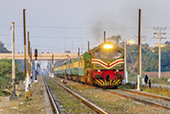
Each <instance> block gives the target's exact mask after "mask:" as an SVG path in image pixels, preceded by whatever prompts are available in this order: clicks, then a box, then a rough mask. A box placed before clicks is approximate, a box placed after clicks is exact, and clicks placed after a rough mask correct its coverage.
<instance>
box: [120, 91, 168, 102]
mask: <svg viewBox="0 0 170 114" xmlns="http://www.w3.org/2000/svg"><path fill="white" fill-rule="evenodd" d="M118 90H121V91H127V92H132V93H137V94H140V95H145V96H149V97H154V98H159V99H164V100H167V101H170V98H169V97H164V96H159V95H154V94H149V93H144V92H140V91H134V90H128V89H121V88H119V89H118Z"/></svg>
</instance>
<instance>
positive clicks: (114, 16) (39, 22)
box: [0, 0, 170, 53]
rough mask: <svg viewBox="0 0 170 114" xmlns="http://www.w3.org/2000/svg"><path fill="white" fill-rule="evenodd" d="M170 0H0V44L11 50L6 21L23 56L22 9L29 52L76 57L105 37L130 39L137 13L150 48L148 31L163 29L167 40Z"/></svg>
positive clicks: (133, 35)
mask: <svg viewBox="0 0 170 114" xmlns="http://www.w3.org/2000/svg"><path fill="white" fill-rule="evenodd" d="M169 5H170V0H0V41H2V42H3V43H4V44H5V46H6V47H7V49H8V50H12V49H11V48H12V39H11V30H10V26H11V22H15V39H16V41H15V45H16V46H15V50H16V53H17V52H23V50H24V38H23V9H26V26H27V28H26V31H30V42H31V47H32V50H34V49H38V51H39V52H54V53H56V52H58V53H60V52H62V53H63V52H64V49H65V50H70V51H71V52H72V51H73V52H77V50H78V47H80V48H83V52H84V51H85V50H87V41H90V45H91V47H94V46H96V45H99V44H100V43H101V42H103V31H106V36H107V37H110V36H112V35H118V34H119V35H121V36H122V39H123V40H124V39H126V40H128V39H136V40H137V38H136V37H135V35H138V9H141V13H142V35H145V36H146V38H145V39H146V41H144V39H142V43H149V44H150V45H154V44H155V43H158V39H154V38H153V36H154V35H153V32H155V30H154V29H153V27H163V28H164V27H167V29H166V30H165V31H164V32H166V33H167V35H165V37H167V39H166V40H162V42H165V41H167V40H169V28H170V15H169V14H170V7H169Z"/></svg>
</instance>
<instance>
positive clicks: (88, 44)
mask: <svg viewBox="0 0 170 114" xmlns="http://www.w3.org/2000/svg"><path fill="white" fill-rule="evenodd" d="M89 51H90V42H89V41H88V52H89Z"/></svg>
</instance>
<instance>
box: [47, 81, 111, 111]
mask: <svg viewBox="0 0 170 114" xmlns="http://www.w3.org/2000/svg"><path fill="white" fill-rule="evenodd" d="M50 80H51V81H52V82H54V83H55V84H57V85H59V86H61V87H62V88H64V89H65V90H67V91H68V92H69V93H70V94H72V95H73V96H75V97H76V98H78V99H79V100H81V101H82V102H83V103H84V104H85V105H87V106H88V107H90V108H91V109H92V110H94V111H95V112H97V113H100V114H108V112H106V111H104V110H103V109H101V108H100V107H98V106H96V105H95V104H93V103H92V102H90V101H88V100H87V99H85V98H83V97H82V96H80V95H79V94H77V93H75V92H73V91H72V90H71V89H69V88H67V87H65V86H64V85H63V84H60V83H59V82H57V81H56V80H54V79H52V78H50Z"/></svg>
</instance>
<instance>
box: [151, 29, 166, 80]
mask: <svg viewBox="0 0 170 114" xmlns="http://www.w3.org/2000/svg"><path fill="white" fill-rule="evenodd" d="M154 29H155V30H159V33H154V34H155V35H159V73H158V77H159V78H160V77H161V39H166V38H164V37H161V34H163V35H165V34H166V33H161V30H165V29H166V27H165V28H160V27H157V28H154ZM154 38H158V37H154Z"/></svg>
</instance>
